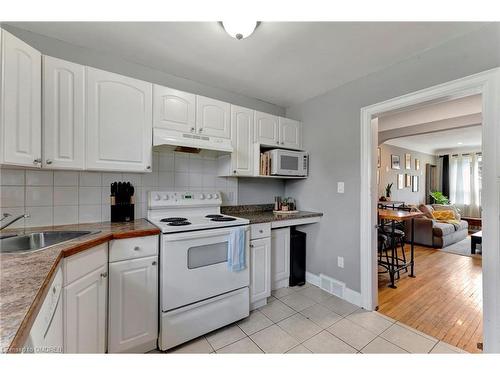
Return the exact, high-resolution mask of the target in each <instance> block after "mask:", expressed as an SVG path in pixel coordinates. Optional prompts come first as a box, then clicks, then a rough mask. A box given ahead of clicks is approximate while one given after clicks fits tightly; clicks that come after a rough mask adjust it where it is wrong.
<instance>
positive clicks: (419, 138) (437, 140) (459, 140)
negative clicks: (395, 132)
mask: <svg viewBox="0 0 500 375" xmlns="http://www.w3.org/2000/svg"><path fill="white" fill-rule="evenodd" d="M385 143H386V144H390V145H393V146H397V147H401V148H406V149H409V150H413V151H419V152H423V153H426V154H431V155H436V154H438V153H439V152H443V151H449V150H457V149H478V148H481V125H478V126H471V127H468V128H459V129H451V130H445V131H440V132H436V133H428V134H420V135H412V136H409V137H403V138H396V139H391V140H389V141H387V142H385Z"/></svg>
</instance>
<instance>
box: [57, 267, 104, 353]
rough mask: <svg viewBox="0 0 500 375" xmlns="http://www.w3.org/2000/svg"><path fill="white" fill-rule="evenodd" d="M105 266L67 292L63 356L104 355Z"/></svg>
mask: <svg viewBox="0 0 500 375" xmlns="http://www.w3.org/2000/svg"><path fill="white" fill-rule="evenodd" d="M106 270H107V269H106V266H102V267H99V268H97V269H96V270H94V271H92V272H90V273H88V274H86V275H85V276H83V277H81V278H79V279H77V280H76V281H74V282H73V283H71V284H69V285H68V286H66V287H65V288H64V316H65V319H64V352H65V353H105V351H106V296H107V290H108V279H107V272H106Z"/></svg>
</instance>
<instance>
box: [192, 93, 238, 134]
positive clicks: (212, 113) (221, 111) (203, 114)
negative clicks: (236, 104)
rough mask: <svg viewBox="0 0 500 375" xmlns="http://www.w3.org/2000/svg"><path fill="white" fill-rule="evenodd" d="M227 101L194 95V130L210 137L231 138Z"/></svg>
mask: <svg viewBox="0 0 500 375" xmlns="http://www.w3.org/2000/svg"><path fill="white" fill-rule="evenodd" d="M230 107H231V105H230V104H229V103H225V102H221V101H220V100H215V99H211V98H207V97H204V96H196V131H197V132H198V133H199V134H201V135H208V136H211V137H219V138H228V139H229V138H231V126H230V119H229V117H230V111H231V109H230Z"/></svg>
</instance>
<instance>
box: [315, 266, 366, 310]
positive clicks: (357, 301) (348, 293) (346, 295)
mask: <svg viewBox="0 0 500 375" xmlns="http://www.w3.org/2000/svg"><path fill="white" fill-rule="evenodd" d="M323 277H325V278H327V279H330V280H331V281H333V282H336V283H338V284H344V283H342V282H341V281H338V280H336V279H333V278H331V277H329V276H326V275H323ZM306 281H307V282H308V283H309V284H312V285H315V286H317V287H319V288H321V274H320V275H316V274H314V273H311V272H306ZM344 285H345V284H344ZM322 289H323V288H322ZM323 290H324V291H325V292H328V293H330V294H332V295H335V296H337V297H340V298H342V299H344V300H346V301H347V302H350V303H352V304H353V305H356V306H361V293H360V292H356V291H355V290H352V289H349V288H348V287H346V286H344V288H342V290H343V292H342V293H341V295H338V294H334V293H331V291H329V290H326V289H323Z"/></svg>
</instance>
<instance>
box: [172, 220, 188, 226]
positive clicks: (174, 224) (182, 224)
mask: <svg viewBox="0 0 500 375" xmlns="http://www.w3.org/2000/svg"><path fill="white" fill-rule="evenodd" d="M167 225H171V226H173V227H182V226H184V225H191V223H190V222H189V221H172V222H170V223H168V224H167Z"/></svg>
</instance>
